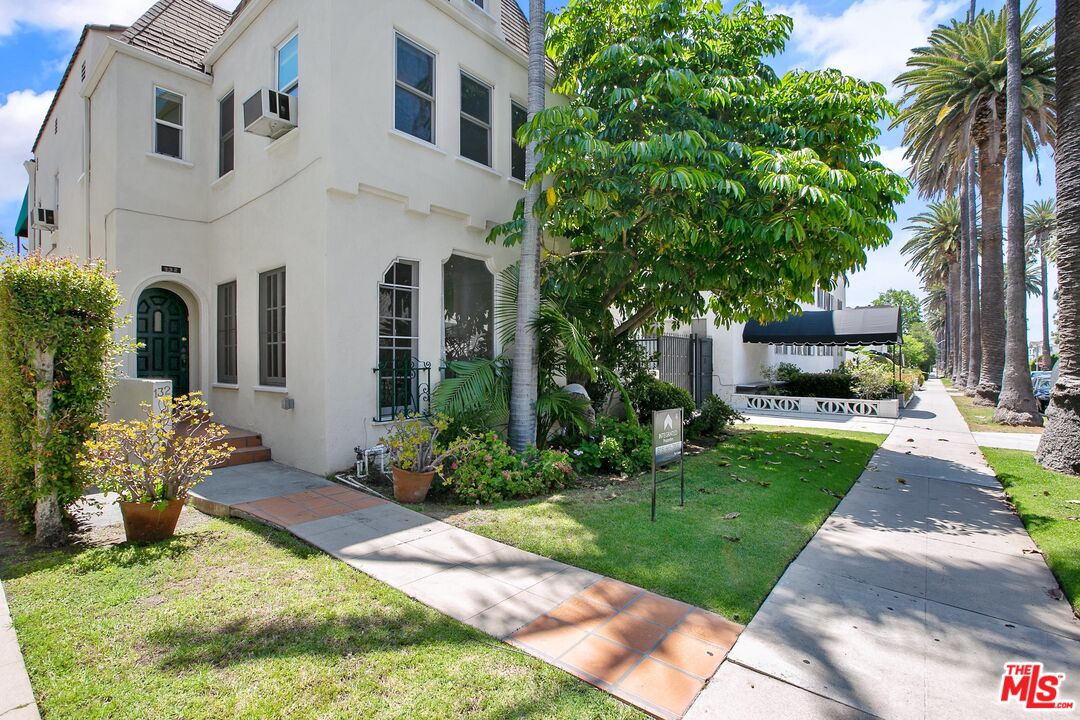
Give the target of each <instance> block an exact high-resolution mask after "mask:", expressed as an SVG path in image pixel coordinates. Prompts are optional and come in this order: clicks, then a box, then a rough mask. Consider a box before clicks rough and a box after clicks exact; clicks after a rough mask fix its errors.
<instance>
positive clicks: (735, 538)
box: [723, 535, 742, 543]
mask: <svg viewBox="0 0 1080 720" xmlns="http://www.w3.org/2000/svg"><path fill="white" fill-rule="evenodd" d="M723 538H724V539H725V540H727V541H728V542H733V543H737V542H739V541H740V540H742V538H740V537H738V536H737V535H724V536H723Z"/></svg>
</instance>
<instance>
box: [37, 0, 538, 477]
mask: <svg viewBox="0 0 1080 720" xmlns="http://www.w3.org/2000/svg"><path fill="white" fill-rule="evenodd" d="M526 50H527V22H526V20H525V17H524V15H523V14H522V12H521V10H520V9H519V8H518V6H517V3H516V2H515V1H514V0H394V1H393V2H387V1H380V2H357V1H355V0H324V1H323V2H307V1H305V0H244V2H242V3H241V4H240V6H239V7H238V8H237V9H236V11H235V12H233V13H229V12H228V11H225V10H222V9H220V8H219V7H217V6H216V5H213V4H211V3H209V2H206V1H205V0H161V1H160V2H158V3H156V4H155V5H154V6H153V7H152V8H150V10H148V11H147V12H146V14H144V15H143V16H142V17H141V18H140V19H139V20H138V21H137V22H136V23H135V24H133V25H132V26H131V27H128V28H123V27H116V26H88V27H87V28H86V29H85V30H84V32H83V34H82V36H81V38H80V39H79V43H78V46H77V48H76V50H75V52H74V54H73V56H72V58H71V62H70V64H69V66H68V68H67V71H66V72H65V74H64V78H63V80H62V82H61V85H60V88H59V90H58V92H57V94H56V97H55V99H54V102H53V105H52V107H51V108H50V110H49V113H48V116H47V117H46V119H45V122H44V124H43V125H42V127H41V131H40V134H39V135H38V138H37V140H36V141H35V143H34V148H33V153H34V159H33V160H32V161H31V162H29V163H27V167H28V171H29V174H30V188H29V196H28V197H29V203H28V204H29V209H30V215H31V220H32V222H31V229H30V231H29V235H30V237H29V244H30V246H31V249H33V250H40V251H41V252H42V253H45V254H49V253H51V254H71V255H76V256H79V257H84V258H96V259H101V260H104V261H105V262H106V263H107V264H108V266H109V268H110V269H112V270H114V271H115V272H116V279H117V282H118V284H119V286H120V288H121V291H122V293H123V295H124V297H126V298H127V304H126V305H125V306H124V307H123V308H122V312H123V313H125V314H129V315H130V316H131V318H132V322H131V324H130V325H129V326H128V328H127V330H126V332H127V333H128V334H129V335H131V336H132V337H137V338H138V339H139V340H141V341H142V342H144V343H145V344H146V349H145V350H143V351H140V352H139V353H138V355H137V356H136V355H131V356H130V357H127V358H125V360H124V369H125V370H126V371H127V373H128V374H129V375H130V376H132V377H136V376H138V377H168V378H170V379H172V381H173V384H174V388H175V391H176V392H177V393H182V392H185V391H187V390H200V391H203V392H204V393H205V394H206V397H207V400H208V401H209V403H210V406H211V408H212V409H213V410H214V411H215V413H216V414H217V418H218V419H219V420H220V421H222V422H225V423H228V424H230V425H234V426H238V427H242V428H247V429H251V430H254V431H257V432H259V433H262V435H263V437H264V439H265V441H266V443H267V444H268V445H270V446H271V447H272V448H273V452H274V455H275V457H276V458H277V459H279V460H281V461H283V462H285V463H288V464H290V465H294V466H297V467H300V468H303V469H306V470H309V471H312V472H316V473H326V472H329V471H332V470H336V469H340V468H343V467H347V466H348V465H349V464H350V462H351V460H352V449H353V447H354V446H356V445H364V446H367V445H372V444H374V443H376V442H377V441H378V439H379V437H380V436H381V435H382V432H383V427H384V426H383V423H382V422H380V421H382V420H386V419H388V416H390V415H392V414H393V411H394V410H395V409H397V408H400V407H402V406H409V405H412V404H415V403H416V402H419V399H418V396H419V395H422V394H423V393H424V392H425V389H424V388H423V387H422V386H423V382H422V381H423V379H424V370H423V368H422V365H423V363H430V364H431V370H430V374H431V378H430V379H431V381H432V382H435V381H437V379H438V373H439V366H440V364H441V362H442V361H443V360H445V359H446V358H448V357H449V358H456V357H468V356H486V355H491V354H493V353H496V352H498V350H499V348H498V347H497V345H498V340H497V338H496V336H495V334H494V332H493V329H492V316H493V303H494V292H493V285H494V274H495V273H497V271H498V270H500V269H501V268H503V267H505V266H506V265H507V264H509V263H511V262H513V261H514V260H515V259H516V254H517V253H516V251H515V250H513V249H509V248H504V247H503V246H501V245H492V244H488V243H487V242H486V241H485V238H486V235H487V233H488V231H489V229H490V228H491V227H492V226H493V224H496V223H500V222H504V221H506V220H507V219H509V217H510V216H511V215H512V212H513V209H514V206H515V203H516V201H517V200H518V199H519V198H520V196H521V194H522V183H521V179H520V178H521V177H522V176H523V175H524V153H523V151H521V149H520V148H519V147H518V146H517V145H516V144H515V143H514V142H513V140H512V136H513V131H514V130H516V128H517V127H518V126H519V125H520V123H521V122H522V121H523V119H524V107H523V106H524V103H525V100H526V90H527V62H526ZM263 88H269V89H270V90H273V91H277V92H280V93H282V94H284V95H287V96H288V98H287V99H285V98H283V99H281V100H280V105H281V107H282V108H288V110H289V111H290V113H289V114H290V117H289V118H288V119H289V120H290V121H292V122H295V123H296V124H297V127H296V128H295V129H292V130H291V131H288V132H285V134H284V135H282V136H281V137H280V138H278V139H276V140H270V139H269V138H267V137H263V136H260V135H257V134H254V133H252V132H247V131H245V127H246V125H247V123H246V122H245V119H246V120H257V119H258V117H260V116H261V115H262V114H263V113H260V107H259V106H257V103H258V102H259V100H258V98H256V100H255V103H256V104H255V105H252V106H250V107H247V106H246V102H245V101H247V100H248V99H249V98H251V97H252V96H255V95H256V94H257V93H259V92H260V90H261V89H263ZM278 98H279V96H278V95H276V94H275V95H266V98H265V99H264V101H263V105H264V107H265V108H268V110H265V111H264V113H270V114H272V113H273V111H274V110H275V109H276V108H277V106H278V104H279V100H278ZM270 103H272V105H273V106H272V107H271V105H270ZM283 114H285V113H284V111H282V112H279V113H278V115H279V116H280V115H283ZM271 120H273V121H274V122H270V121H271ZM288 124H289V123H287V122H281V118H280V117H279V118H277V119H275V118H272V117H269V115H267V117H263V119H262V121H259V122H256V123H255V127H256V129H261V131H263V132H268V131H269V130H268V128H269V129H274V128H277V129H278V130H280V129H283V128H284V129H287V127H288ZM39 210H40V211H52V213H51V217H50V215H49V214H48V213H44V212H41V213H39V212H38V211H39ZM50 219H51V220H52V222H51V224H50V223H49V220H50ZM52 226H55V227H54V228H53V227H52ZM415 363H419V364H420V365H421V368H420V370H419V377H417V376H416V375H415V374H411V375H410V376H408V377H405V376H404V374H403V373H402V370H403V369H404V368H408V367H411V366H413V365H414V364H415ZM377 367H381V369H382V374H381V375H380V374H379V373H376V372H375V370H376V368H377ZM395 373H396V375H395ZM380 377H381V378H382V380H381V383H380Z"/></svg>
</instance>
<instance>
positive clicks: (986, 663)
mask: <svg viewBox="0 0 1080 720" xmlns="http://www.w3.org/2000/svg"><path fill="white" fill-rule="evenodd" d="M1057 587H1058V585H1057V582H1056V580H1055V579H1054V577H1053V576H1052V575H1051V574H1050V571H1049V569H1048V568H1047V567H1046V563H1045V562H1044V561H1043V558H1042V555H1040V554H1039V553H1038V552H1036V551H1035V545H1034V543H1033V542H1032V541H1031V538H1030V537H1029V536H1028V535H1027V533H1026V532H1025V530H1024V528H1023V526H1022V525H1021V523H1020V521H1019V519H1018V518H1017V517H1016V515H1015V514H1014V513H1013V512H1012V511H1011V509H1010V508H1009V506H1008V505H1007V504H1006V502H1005V500H1004V496H1003V494H1002V492H1001V489H1000V486H999V484H998V482H997V480H996V478H995V477H994V475H993V472H992V471H991V470H990V468H989V467H988V466H987V464H986V462H985V460H984V459H983V457H982V454H981V453H980V452H979V449H978V446H977V444H976V442H975V439H974V438H973V437H972V435H971V433H970V432H969V431H968V429H967V426H966V425H965V423H964V421H963V418H962V417H961V416H960V413H959V412H958V411H957V409H956V407H955V405H954V404H953V402H952V400H951V399H950V398H949V397H948V396H947V394H946V393H945V390H944V388H943V386H942V385H941V383H940V382H939V381H931V382H930V383H928V385H927V387H926V388H925V389H924V390H923V391H922V392H920V393H919V400H918V402H917V403H915V404H914V405H913V406H912V407H909V408H908V409H907V410H905V411H904V412H903V414H902V417H901V419H900V420H899V421H898V422H897V424H896V427H895V429H894V430H893V431H892V432H891V433H890V434H889V437H888V439H887V440H886V441H885V443H884V444H883V445H882V447H881V448H880V449H879V451H878V452H877V453H876V454H875V456H874V458H873V459H872V460H871V462H870V464H869V465H868V466H867V470H866V472H865V473H864V474H863V475H862V477H861V478H860V479H859V480H858V482H857V483H856V484H855V486H854V487H853V488H852V490H851V492H850V493H848V494H847V496H846V497H845V498H844V500H843V501H842V502H841V503H840V505H839V506H838V507H837V509H836V511H835V512H834V513H833V515H832V516H831V517H830V518H829V519H828V520H827V521H826V523H825V524H824V525H823V526H822V528H821V530H820V531H819V532H818V533H817V535H816V536H815V537H814V538H813V540H811V542H810V543H809V544H808V545H807V547H806V549H805V550H804V551H803V552H802V554H800V555H799V557H798V558H797V559H796V560H795V562H793V563H792V564H791V566H789V568H788V570H787V572H785V574H784V576H783V577H782V578H781V579H780V582H779V583H778V584H777V585H776V587H775V588H773V591H772V593H771V594H770V595H769V597H768V598H767V599H766V601H765V603H764V605H762V607H761V609H760V610H759V611H758V613H757V614H756V615H755V616H754V619H753V621H752V622H751V623H750V625H749V626H748V627H747V628H746V630H745V631H744V632H743V634H742V636H741V637H740V639H739V641H738V643H737V644H736V645H735V647H734V648H733V649H732V651H731V652H730V653H729V658H728V662H726V663H724V665H723V666H722V667H721V668H720V671H719V672H718V673H717V674H716V676H715V677H714V678H713V680H712V682H711V683H710V684H709V686H708V687H707V688H706V689H705V691H704V692H703V693H702V694H701V695H700V697H699V698H698V700H697V702H696V703H695V704H694V706H693V707H692V708H691V710H690V711H689V713H688V714H687V718H695V719H696V718H758V717H763V716H768V715H771V716H775V717H784V718H818V717H830V718H831V717H852V718H856V717H867V716H878V717H884V718H890V719H892V718H897V719H906V718H913V719H914V718H935V719H938V718H998V717H1018V716H1021V715H1022V714H1023V711H1022V710H1021V708H1020V707H1019V706H1018V705H1017V704H1016V703H1011V704H1009V705H1004V704H1002V703H999V702H998V701H997V698H998V693H999V688H1000V682H1001V673H1002V670H1003V665H1004V664H1005V663H1006V662H1009V661H1015V660H1029V661H1039V662H1042V663H1044V664H1045V667H1046V671H1047V672H1064V673H1067V674H1068V678H1067V680H1066V683H1065V687H1063V689H1062V690H1063V691H1062V695H1063V696H1064V697H1065V698H1067V699H1074V700H1080V621H1078V620H1077V619H1076V618H1075V617H1074V616H1073V614H1072V612H1071V608H1070V606H1069V604H1068V602H1067V601H1065V600H1058V599H1054V595H1053V594H1052V593H1054V592H1055V591H1056V589H1057ZM1069 715H1070V713H1066V715H1065V716H1069Z"/></svg>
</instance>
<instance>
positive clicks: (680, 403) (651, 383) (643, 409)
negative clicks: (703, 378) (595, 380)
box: [627, 375, 696, 425]
mask: <svg viewBox="0 0 1080 720" xmlns="http://www.w3.org/2000/svg"><path fill="white" fill-rule="evenodd" d="M627 389H628V390H629V392H630V399H631V400H632V401H633V402H634V408H635V409H637V414H638V420H640V421H641V422H642V423H644V424H646V425H648V424H649V423H651V422H652V414H653V412H654V411H656V410H671V409H672V408H682V409H683V422H690V416H691V415H693V414H694V410H695V409H696V407H695V405H694V398H693V396H692V395H690V393H689V392H687V391H686V390H683V389H682V388H681V387H678V386H676V385H672V384H671V383H666V382H664V381H663V380H657V379H656V378H654V377H653V376H652V375H639V376H638V377H636V378H635V379H634V380H633V382H631V383H630V387H629V388H627Z"/></svg>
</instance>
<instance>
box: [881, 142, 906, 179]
mask: <svg viewBox="0 0 1080 720" xmlns="http://www.w3.org/2000/svg"><path fill="white" fill-rule="evenodd" d="M878 161H880V162H881V164H882V165H884V166H885V167H887V168H889V169H890V170H892V171H893V172H894V173H897V174H899V175H905V176H906V175H907V173H908V170H910V169H911V163H909V162H908V161H907V160H906V159H904V147H903V146H900V147H891V148H883V149H882V150H881V154H880V155H878Z"/></svg>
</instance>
